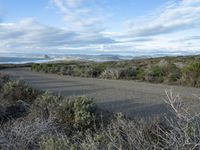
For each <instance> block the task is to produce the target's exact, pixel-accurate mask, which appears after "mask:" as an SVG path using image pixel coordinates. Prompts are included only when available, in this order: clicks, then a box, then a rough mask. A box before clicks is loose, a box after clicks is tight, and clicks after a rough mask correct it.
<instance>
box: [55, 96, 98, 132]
mask: <svg viewBox="0 0 200 150" xmlns="http://www.w3.org/2000/svg"><path fill="white" fill-rule="evenodd" d="M95 108H96V107H95V104H94V102H93V100H92V99H90V98H87V97H84V96H81V97H75V98H73V99H67V100H62V102H60V103H59V105H58V107H57V109H56V113H57V118H58V119H60V120H61V121H63V122H66V123H70V124H72V125H73V126H74V127H78V128H81V129H84V128H87V127H90V125H91V123H92V122H93V119H94V118H93V117H94V115H95Z"/></svg>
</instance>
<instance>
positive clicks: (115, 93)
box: [0, 68, 200, 117]
mask: <svg viewBox="0 0 200 150" xmlns="http://www.w3.org/2000/svg"><path fill="white" fill-rule="evenodd" d="M0 72H3V73H7V74H10V75H11V76H12V77H13V78H15V79H22V80H25V81H26V82H27V83H29V84H31V85H32V86H33V87H35V88H38V89H41V90H49V91H52V92H54V93H60V94H62V95H65V96H77V95H86V96H89V97H92V98H94V99H95V101H96V102H97V104H98V105H99V106H100V107H101V108H103V109H105V110H108V111H112V112H123V113H124V114H126V115H128V116H130V117H133V116H134V117H151V116H161V115H165V114H167V113H169V107H167V105H166V104H165V103H164V100H163V99H164V98H165V90H166V89H173V91H174V92H175V93H179V94H180V96H181V97H182V99H183V100H184V102H185V104H186V105H188V106H189V108H190V110H192V111H193V112H200V109H199V108H200V103H199V101H200V99H198V98H196V97H195V96H194V95H200V88H191V87H180V86H170V85H162V84H149V83H142V82H135V81H119V80H102V79H91V78H79V77H70V76H61V75H53V74H43V73H36V72H31V71H30V68H14V69H5V70H1V71H0Z"/></svg>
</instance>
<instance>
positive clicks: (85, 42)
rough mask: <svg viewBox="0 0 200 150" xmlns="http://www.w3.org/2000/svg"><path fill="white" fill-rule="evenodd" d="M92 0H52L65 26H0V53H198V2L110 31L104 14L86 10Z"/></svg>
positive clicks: (28, 22) (25, 22)
mask: <svg viewBox="0 0 200 150" xmlns="http://www.w3.org/2000/svg"><path fill="white" fill-rule="evenodd" d="M88 3H92V0H87V1H86V0H52V1H51V6H52V7H53V10H56V11H57V12H59V14H60V15H61V16H62V19H63V20H64V21H65V27H63V28H59V27H51V26H47V25H43V24H41V23H39V22H37V21H36V20H34V19H31V18H25V19H22V20H20V21H18V22H15V23H3V22H1V23H0V41H1V42H0V53H5V52H7V53H13V52H17V53H85V54H88V53H113V54H115V53H117V54H118V53H122V54H123V53H124V54H133V55H134V54H135V53H141V54H142V53H147V52H148V53H151V52H152V53H156V52H170V51H171V52H177V53H178V52H188V51H189V52H191V53H195V52H196V53H200V37H199V33H200V15H199V14H200V0H182V1H178V2H176V1H172V2H170V3H167V4H165V5H164V6H162V8H160V9H157V10H155V11H154V12H152V13H150V14H147V15H145V16H143V17H141V18H138V19H134V21H133V19H132V18H130V19H129V20H127V21H126V22H122V23H121V24H122V25H124V26H123V29H121V31H118V32H110V28H112V27H109V26H107V27H106V26H105V23H104V22H105V21H106V19H105V18H104V19H103V17H102V16H107V14H106V12H104V13H103V12H102V11H99V10H98V9H95V8H96V7H91V6H94V5H86V4H88Z"/></svg>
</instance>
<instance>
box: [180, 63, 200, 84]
mask: <svg viewBox="0 0 200 150" xmlns="http://www.w3.org/2000/svg"><path fill="white" fill-rule="evenodd" d="M182 74H183V76H182V83H183V84H186V85H190V86H194V87H200V62H193V63H190V64H189V65H187V66H186V67H184V68H183V69H182Z"/></svg>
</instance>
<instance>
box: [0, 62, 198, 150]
mask: <svg viewBox="0 0 200 150" xmlns="http://www.w3.org/2000/svg"><path fill="white" fill-rule="evenodd" d="M190 65H191V66H193V65H194V64H190ZM195 66H196V64H195ZM192 68H193V67H192ZM188 69H189V70H190V67H189V68H186V74H187V70H188ZM193 69H194V68H193ZM155 70H156V71H155V72H156V73H155V74H153V75H152V74H150V75H151V76H160V73H157V70H159V69H158V68H157V67H156V68H155ZM194 70H196V69H194ZM141 72H142V71H141ZM141 74H142V73H141ZM19 89H20V91H19ZM166 95H167V96H166V99H165V102H166V105H168V106H169V110H171V111H172V112H173V115H172V116H166V118H162V119H155V118H151V121H145V120H137V119H135V120H130V119H128V118H126V117H125V116H123V114H121V113H117V114H115V115H113V114H110V113H108V112H104V111H102V110H100V109H99V108H98V107H97V106H96V105H95V103H94V101H93V99H91V98H88V97H85V96H79V97H62V96H56V95H54V94H52V93H50V92H38V91H36V90H35V89H33V88H31V87H30V86H29V85H27V84H26V83H24V82H22V81H11V80H9V77H8V76H7V75H2V74H1V75H0V96H1V106H0V121H1V126H0V149H5V150H7V149H8V150H11V149H12V150H18V149H20V150H28V149H38V150H66V149H71V150H74V149H84V150H85V149H86V150H102V149H103V150H104V149H111V150H118V149H127V150H132V149H141V150H142V149H156V150H157V149H158V150H160V149H188V150H193V149H199V145H200V143H199V142H200V126H199V123H200V122H199V120H200V118H199V115H191V114H190V113H189V112H187V111H186V110H187V109H186V108H185V107H183V106H184V105H182V101H181V98H180V97H179V96H178V95H174V94H173V93H172V91H166Z"/></svg>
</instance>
